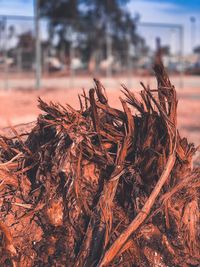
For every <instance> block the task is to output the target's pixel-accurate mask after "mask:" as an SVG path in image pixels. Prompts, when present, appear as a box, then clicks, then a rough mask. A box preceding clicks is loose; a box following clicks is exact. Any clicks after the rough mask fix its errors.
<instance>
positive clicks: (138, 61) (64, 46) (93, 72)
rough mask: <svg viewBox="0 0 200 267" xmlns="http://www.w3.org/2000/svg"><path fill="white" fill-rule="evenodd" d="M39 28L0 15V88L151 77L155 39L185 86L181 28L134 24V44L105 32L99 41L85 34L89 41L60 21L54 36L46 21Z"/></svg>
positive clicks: (32, 22)
mask: <svg viewBox="0 0 200 267" xmlns="http://www.w3.org/2000/svg"><path fill="white" fill-rule="evenodd" d="M71 24H72V23H70V25H71ZM38 25H39V27H38V29H39V30H38V29H37V28H36V26H37V24H36V23H35V19H34V18H30V17H16V16H12V17H11V16H0V89H5V90H8V89H13V88H34V87H38V86H39V85H41V86H42V87H48V86H50V85H51V80H52V79H54V80H56V79H57V81H58V79H59V81H61V80H62V79H65V80H66V82H65V86H66V87H69V88H70V86H73V81H75V80H77V79H78V78H87V77H88V79H91V77H94V76H97V77H107V78H109V79H112V78H113V79H114V78H115V77H124V79H127V80H128V81H129V84H130V83H131V81H132V80H133V79H134V77H136V76H137V77H139V78H140V77H141V76H142V77H151V75H152V62H153V58H154V55H155V50H156V40H160V46H161V48H162V50H163V55H164V57H163V59H164V63H165V65H166V67H167V68H168V70H169V71H170V72H172V73H174V74H176V75H178V77H179V80H180V83H183V79H182V73H183V70H184V69H183V64H182V61H181V58H182V54H183V28H182V26H180V25H169V24H150V23H138V24H137V25H136V31H135V34H136V35H135V36H136V37H135V38H136V39H135V42H133V41H132V40H130V37H129V35H128V34H127V35H126V34H125V35H124V39H123V42H121V44H119V43H117V41H116V39H115V36H114V35H113V34H112V30H111V29H109V28H108V29H106V31H105V34H104V35H103V36H101V38H100V39H99V40H98V42H96V40H95V38H94V37H95V36H97V32H98V30H99V29H98V28H97V29H95V30H93V31H92V30H91V31H90V30H89V34H88V35H87V38H91V42H88V40H85V39H84V38H85V36H84V34H83V33H82V32H81V31H73V30H72V27H71V26H69V25H68V22H67V21H66V22H65V21H62V25H64V27H62V28H61V27H60V26H59V25H60V21H54V26H55V25H56V27H54V33H52V29H50V27H49V23H48V21H46V20H42V19H40V20H39V24H38ZM127 32H128V29H127ZM91 46H92V48H91ZM38 47H39V49H38ZM38 53H39V55H38ZM38 74H39V75H38ZM40 74H41V75H40ZM38 79H41V81H39V83H38ZM59 84H60V83H59V82H57V83H56V86H58V87H59Z"/></svg>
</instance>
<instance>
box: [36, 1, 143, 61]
mask: <svg viewBox="0 0 200 267" xmlns="http://www.w3.org/2000/svg"><path fill="white" fill-rule="evenodd" d="M128 1H129V0H57V1H53V0H51V1H50V0H40V15H41V17H46V18H48V19H49V32H50V39H51V40H54V38H53V37H54V36H55V35H57V36H58V37H59V38H58V43H57V48H58V49H62V48H63V47H64V49H65V52H66V54H67V55H68V56H69V55H70V47H71V46H73V47H74V48H76V47H78V48H79V53H81V55H83V56H84V58H83V60H84V61H87V62H88V61H89V60H90V59H91V58H95V60H96V61H98V60H102V58H105V57H106V56H107V55H106V51H107V46H108V42H109V40H108V38H107V37H108V36H109V38H110V40H112V45H111V46H112V53H115V52H116V54H117V53H118V54H119V51H120V52H123V53H128V51H129V46H130V44H133V45H137V43H139V42H141V43H143V40H142V39H141V38H140V37H139V36H138V35H137V34H136V31H135V23H136V20H138V18H139V17H138V16H137V17H136V18H135V19H134V18H133V17H132V16H131V14H130V13H129V12H128V11H127V10H125V8H124V4H126V3H127V2H128ZM122 58H124V56H122Z"/></svg>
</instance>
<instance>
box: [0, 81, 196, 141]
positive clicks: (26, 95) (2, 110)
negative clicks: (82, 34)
mask: <svg viewBox="0 0 200 267" xmlns="http://www.w3.org/2000/svg"><path fill="white" fill-rule="evenodd" d="M140 80H142V81H143V82H144V83H145V84H147V83H148V84H150V85H151V88H153V87H155V79H154V78H152V77H151V78H149V77H143V78H141V77H138V78H134V79H133V78H131V79H130V78H123V77H120V78H119V77H118V78H116V79H114V80H113V79H110V78H104V79H102V80H101V81H102V82H103V84H104V85H105V87H106V88H107V95H108V97H109V102H110V104H111V105H113V106H115V107H120V102H119V99H118V96H119V95H122V93H121V91H120V89H121V87H120V84H122V83H124V84H126V85H127V87H128V88H131V89H132V90H133V91H135V92H136V94H137V93H138V92H139V91H140V90H141V86H140V84H139V81H140ZM172 81H173V83H174V84H175V86H176V87H177V93H178V99H179V104H178V127H179V129H180V133H181V135H186V136H187V137H188V139H189V141H190V142H194V143H195V144H196V145H198V144H200V77H188V78H187V79H184V87H183V88H180V77H173V78H172ZM65 82H66V83H65ZM21 83H24V86H25V84H26V79H24V80H23V81H22V82H21ZM27 84H28V85H29V86H27V87H26V88H25V87H24V86H23V87H20V88H19V87H18V89H15V90H8V91H4V90H0V129H1V130H2V129H3V128H5V127H7V126H9V125H13V126H15V125H17V124H21V123H27V122H31V121H34V120H36V118H37V115H38V114H39V113H40V110H39V109H38V107H37V98H38V97H39V96H40V97H41V98H42V99H43V100H45V101H47V102H49V101H53V102H60V103H62V104H65V103H69V104H70V105H72V106H73V107H76V108H78V105H79V101H78V97H77V95H78V93H81V92H82V88H83V87H84V88H85V90H86V92H87V91H88V90H89V88H91V87H92V86H93V81H92V79H88V78H84V77H83V78H79V79H77V78H76V79H74V80H73V81H71V80H66V81H65V78H59V79H58V78H55V77H53V78H52V79H48V80H47V81H45V80H44V81H43V88H41V89H40V90H34V89H31V86H30V83H27ZM70 84H71V85H70ZM44 85H45V86H44ZM70 86H71V87H70ZM69 87H70V88H71V89H69ZM56 88H59V89H56ZM78 88H79V89H78Z"/></svg>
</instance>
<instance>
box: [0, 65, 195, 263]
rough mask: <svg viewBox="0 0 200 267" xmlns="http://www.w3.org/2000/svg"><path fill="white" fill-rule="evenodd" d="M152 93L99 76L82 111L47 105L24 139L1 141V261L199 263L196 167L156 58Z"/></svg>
mask: <svg viewBox="0 0 200 267" xmlns="http://www.w3.org/2000/svg"><path fill="white" fill-rule="evenodd" d="M154 71H155V75H156V78H157V84H158V86H157V89H156V90H155V89H154V90H151V89H150V88H148V87H145V86H144V85H143V84H142V87H143V90H142V91H141V94H140V97H138V98H137V97H136V96H135V95H134V93H133V92H131V91H129V90H128V89H127V88H126V87H125V86H123V89H122V92H123V94H124V98H121V99H120V100H121V104H122V110H123V111H122V110H118V109H114V108H112V107H111V106H110V105H109V102H108V99H107V97H106V94H105V89H104V87H103V86H102V84H101V83H100V82H99V81H98V80H96V79H95V80H94V82H95V87H94V89H91V90H90V91H89V95H88V96H87V95H86V94H85V92H83V95H82V96H79V99H80V109H79V110H75V109H73V108H72V107H71V106H70V105H66V106H62V105H60V104H53V103H50V104H47V103H45V102H43V101H42V100H41V99H39V108H40V109H41V110H42V115H40V116H39V117H38V120H37V123H36V126H35V127H34V128H33V129H32V130H31V132H30V133H29V134H28V135H27V136H25V135H24V134H23V135H22V136H21V135H20V134H18V132H17V131H16V130H15V129H12V131H13V132H14V134H15V137H13V138H9V137H6V136H1V137H0V204H1V213H0V266H20V267H25V266H27V267H29V266H38V267H40V266H42V267H43V266H69V267H71V266H76V267H82V266H99V267H103V266H139V267H140V266H144V267H145V266H155V267H156V266H163V267H164V266H180V267H184V266H185V267H186V266H200V215H199V214H200V212H199V211H200V169H199V168H193V167H192V156H193V155H194V153H195V152H196V148H195V147H194V145H193V144H188V142H187V139H186V138H181V137H180V135H179V132H178V130H177V126H176V120H177V98H176V91H175V88H174V86H172V85H171V83H170V81H169V78H168V76H167V74H166V72H165V70H164V68H163V65H162V63H156V64H155V67H154Z"/></svg>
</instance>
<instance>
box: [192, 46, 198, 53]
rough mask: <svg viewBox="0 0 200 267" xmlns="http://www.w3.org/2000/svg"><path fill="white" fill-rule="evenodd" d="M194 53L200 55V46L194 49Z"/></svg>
mask: <svg viewBox="0 0 200 267" xmlns="http://www.w3.org/2000/svg"><path fill="white" fill-rule="evenodd" d="M193 52H194V53H195V54H200V45H199V46H196V47H195V48H194V49H193Z"/></svg>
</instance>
